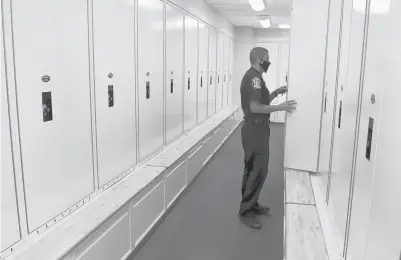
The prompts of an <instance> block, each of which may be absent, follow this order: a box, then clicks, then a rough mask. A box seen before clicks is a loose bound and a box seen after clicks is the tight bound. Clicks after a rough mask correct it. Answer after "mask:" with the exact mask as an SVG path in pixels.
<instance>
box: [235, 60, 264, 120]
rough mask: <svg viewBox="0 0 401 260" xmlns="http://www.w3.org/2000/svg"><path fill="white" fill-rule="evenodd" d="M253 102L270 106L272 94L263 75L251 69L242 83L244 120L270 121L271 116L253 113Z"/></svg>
mask: <svg viewBox="0 0 401 260" xmlns="http://www.w3.org/2000/svg"><path fill="white" fill-rule="evenodd" d="M251 101H257V102H259V103H261V104H264V105H270V92H269V90H268V89H267V87H266V83H265V82H264V80H263V78H262V74H261V73H260V72H259V71H258V70H257V69H255V68H253V67H251V68H250V69H249V70H248V71H247V72H246V73H245V75H244V77H243V78H242V81H241V107H242V111H243V112H244V120H257V119H262V120H266V121H268V120H269V119H270V114H254V113H252V111H251V108H250V104H251Z"/></svg>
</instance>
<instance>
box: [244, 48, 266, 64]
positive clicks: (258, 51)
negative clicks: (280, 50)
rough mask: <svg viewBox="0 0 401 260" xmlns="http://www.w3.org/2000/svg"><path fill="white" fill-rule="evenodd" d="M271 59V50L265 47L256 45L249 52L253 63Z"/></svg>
mask: <svg viewBox="0 0 401 260" xmlns="http://www.w3.org/2000/svg"><path fill="white" fill-rule="evenodd" d="M268 59H269V51H268V50H267V49H265V48H263V47H255V48H253V49H252V50H251V53H250V54H249V60H250V61H251V64H252V65H256V64H259V62H260V61H262V60H268Z"/></svg>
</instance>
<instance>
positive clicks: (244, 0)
mask: <svg viewBox="0 0 401 260" xmlns="http://www.w3.org/2000/svg"><path fill="white" fill-rule="evenodd" d="M205 1H206V2H207V3H208V4H209V5H211V6H212V7H213V8H214V9H215V10H216V11H218V12H219V13H220V14H221V15H222V16H223V17H225V18H226V19H227V20H228V21H229V22H231V23H232V24H233V25H235V26H251V27H254V28H262V26H261V25H260V22H259V19H258V17H259V16H269V17H270V21H271V28H278V25H279V24H287V25H288V24H291V7H292V0H263V1H264V3H265V10H263V11H259V12H257V11H254V10H253V9H252V8H251V6H250V4H249V2H248V0H205Z"/></svg>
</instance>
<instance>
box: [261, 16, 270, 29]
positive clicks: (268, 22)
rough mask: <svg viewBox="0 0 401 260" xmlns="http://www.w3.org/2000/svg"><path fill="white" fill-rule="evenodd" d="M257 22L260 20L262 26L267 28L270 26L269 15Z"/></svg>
mask: <svg viewBox="0 0 401 260" xmlns="http://www.w3.org/2000/svg"><path fill="white" fill-rule="evenodd" d="M259 22H260V25H262V27H263V28H269V27H270V26H271V23H270V18H269V17H268V18H266V19H264V20H259Z"/></svg>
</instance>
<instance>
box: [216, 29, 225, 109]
mask: <svg viewBox="0 0 401 260" xmlns="http://www.w3.org/2000/svg"><path fill="white" fill-rule="evenodd" d="M223 37H224V36H223V35H222V34H221V33H217V54H216V56H217V79H216V80H217V82H216V112H219V111H220V110H221V109H222V107H223V79H224V39H223Z"/></svg>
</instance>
